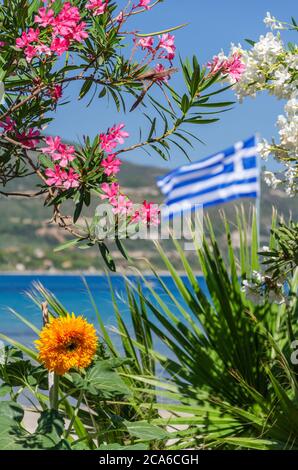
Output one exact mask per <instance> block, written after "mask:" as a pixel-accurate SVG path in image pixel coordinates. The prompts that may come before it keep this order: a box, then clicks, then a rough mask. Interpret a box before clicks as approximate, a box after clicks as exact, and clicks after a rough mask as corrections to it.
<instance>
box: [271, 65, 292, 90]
mask: <svg viewBox="0 0 298 470" xmlns="http://www.w3.org/2000/svg"><path fill="white" fill-rule="evenodd" d="M291 79H292V75H291V74H290V72H289V70H288V68H287V67H285V66H284V65H282V64H280V65H279V67H278V68H277V69H276V70H275V72H274V75H273V77H272V88H270V90H269V92H270V94H272V95H275V96H276V97H277V98H278V99H287V98H290V97H291V95H292V93H293V92H294V90H295V85H294V84H293V83H291Z"/></svg>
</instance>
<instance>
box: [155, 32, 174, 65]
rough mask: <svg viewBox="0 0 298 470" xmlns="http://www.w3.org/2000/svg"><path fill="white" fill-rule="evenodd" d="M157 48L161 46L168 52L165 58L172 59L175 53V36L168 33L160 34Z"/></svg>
mask: <svg viewBox="0 0 298 470" xmlns="http://www.w3.org/2000/svg"><path fill="white" fill-rule="evenodd" d="M158 48H162V49H165V50H166V51H167V53H168V54H167V55H166V56H165V59H168V60H173V59H174V57H175V55H176V52H175V51H176V46H175V36H174V35H171V34H169V33H166V34H163V35H162V36H160V41H159V44H158Z"/></svg>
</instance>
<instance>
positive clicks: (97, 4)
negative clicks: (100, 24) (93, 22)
mask: <svg viewBox="0 0 298 470" xmlns="http://www.w3.org/2000/svg"><path fill="white" fill-rule="evenodd" d="M108 3H109V0H89V2H88V3H87V4H86V8H87V10H92V11H93V16H98V15H103V14H104V13H105V12H106V11H107V8H108Z"/></svg>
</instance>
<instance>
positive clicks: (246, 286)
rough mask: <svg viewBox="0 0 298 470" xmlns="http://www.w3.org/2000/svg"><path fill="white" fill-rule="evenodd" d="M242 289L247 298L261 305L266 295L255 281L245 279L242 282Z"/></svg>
mask: <svg viewBox="0 0 298 470" xmlns="http://www.w3.org/2000/svg"><path fill="white" fill-rule="evenodd" d="M241 291H242V292H244V294H245V296H246V298H247V300H250V301H251V302H253V303H254V304H256V305H261V304H262V303H263V300H264V297H263V294H262V292H261V291H260V289H259V287H258V286H256V284H254V283H253V282H249V281H247V280H244V281H243V282H242V288H241Z"/></svg>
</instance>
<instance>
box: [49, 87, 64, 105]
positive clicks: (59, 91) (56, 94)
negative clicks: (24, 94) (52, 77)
mask: <svg viewBox="0 0 298 470" xmlns="http://www.w3.org/2000/svg"><path fill="white" fill-rule="evenodd" d="M48 94H49V95H50V97H51V98H52V100H53V101H55V102H57V101H59V100H60V98H62V95H63V88H62V86H61V85H54V87H53V88H51V89H50V90H49V93H48Z"/></svg>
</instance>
